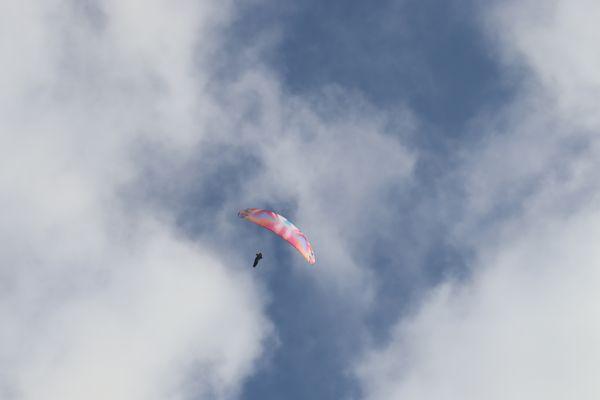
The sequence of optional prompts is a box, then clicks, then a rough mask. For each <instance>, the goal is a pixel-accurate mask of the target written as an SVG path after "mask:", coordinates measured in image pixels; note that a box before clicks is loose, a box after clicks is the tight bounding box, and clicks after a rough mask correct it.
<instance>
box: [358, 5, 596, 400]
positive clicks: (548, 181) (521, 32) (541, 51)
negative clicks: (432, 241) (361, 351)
mask: <svg viewBox="0 0 600 400" xmlns="http://www.w3.org/2000/svg"><path fill="white" fill-rule="evenodd" d="M484 12H486V13H488V12H489V14H486V19H485V21H486V24H487V25H486V29H488V30H489V32H490V33H491V34H492V35H493V38H494V40H495V43H496V44H497V45H498V49H499V52H498V54H499V55H501V56H502V57H505V58H504V61H505V62H506V64H505V65H506V66H507V68H514V67H515V66H518V67H519V68H521V71H522V72H524V74H523V76H522V77H520V78H519V79H521V81H520V82H519V83H520V92H519V93H518V96H517V97H516V99H515V100H514V101H513V103H512V104H509V105H507V107H506V108H505V109H504V110H503V111H502V112H501V113H497V115H496V116H495V117H494V118H493V119H492V118H488V119H486V118H482V119H481V120H480V121H478V122H477V125H478V128H479V129H481V130H483V131H484V132H485V135H484V137H485V140H484V141H482V143H479V144H477V145H475V146H473V147H472V150H474V152H472V153H470V154H467V155H465V157H464V169H463V170H462V171H461V177H462V179H464V181H463V182H464V184H465V187H466V188H467V196H466V198H465V204H466V209H467V210H468V212H467V214H466V219H465V220H464V221H460V222H459V223H458V224H457V229H456V235H457V236H456V237H457V238H458V239H459V240H461V241H462V243H464V244H468V245H472V246H473V248H474V249H475V251H476V254H477V257H476V259H475V261H474V262H473V264H472V274H473V275H472V277H471V278H470V279H468V280H466V281H464V282H453V281H448V282H445V283H443V284H442V285H440V287H438V288H436V289H435V290H433V291H432V292H431V293H430V294H429V296H428V297H427V298H425V299H423V301H422V303H421V305H420V307H419V308H418V309H416V310H414V313H413V314H412V315H410V316H404V318H402V319H401V320H399V321H398V322H397V325H396V327H395V328H394V331H393V334H392V336H391V339H390V341H389V343H387V344H385V345H384V346H383V347H379V348H374V349H371V351H369V352H368V353H367V354H366V355H365V358H364V359H363V361H362V363H360V365H359V366H358V368H357V371H358V372H357V373H358V376H359V377H360V378H361V382H362V383H363V388H364V390H365V398H368V399H395V398H411V399H439V398H445V399H481V398H485V399H565V398H578V399H595V398H598V396H599V395H600V386H599V384H598V380H597V378H596V377H597V373H598V368H597V366H598V365H600V347H599V346H598V341H597V337H598V335H599V334H600V314H599V313H598V310H599V308H598V304H599V303H600V297H599V295H598V293H600V274H599V273H598V271H599V265H598V263H599V261H598V260H600V254H599V253H598V250H597V245H596V239H595V238H596V237H597V236H598V233H599V231H600V218H599V216H600V208H599V207H598V198H599V197H598V196H599V193H600V192H599V190H598V189H599V188H598V184H597V182H598V172H597V171H598V161H597V160H598V144H597V132H598V131H599V130H600V121H599V120H598V113H597V112H596V111H595V108H596V106H597V104H598V93H599V92H598V82H599V81H600V72H598V71H600V59H598V57H597V56H598V52H597V50H596V47H597V44H596V42H597V40H595V39H594V38H597V37H599V36H600V29H599V28H598V27H597V24H596V22H595V21H596V20H597V19H598V13H599V12H600V7H599V6H598V4H597V3H595V2H590V1H552V2H546V3H544V4H543V5H542V4H540V3H539V2H533V1H532V2H516V1H507V2H497V4H496V6H495V7H486V8H484ZM523 67H524V69H523ZM487 117H489V116H487Z"/></svg>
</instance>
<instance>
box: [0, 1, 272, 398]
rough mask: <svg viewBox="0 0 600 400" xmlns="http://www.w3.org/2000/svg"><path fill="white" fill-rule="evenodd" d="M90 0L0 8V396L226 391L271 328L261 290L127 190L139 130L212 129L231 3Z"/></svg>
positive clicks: (165, 135)
mask: <svg viewBox="0 0 600 400" xmlns="http://www.w3.org/2000/svg"><path fill="white" fill-rule="evenodd" d="M94 7H96V5H95V4H94V3H81V2H80V3H77V2H68V1H51V2H45V1H44V2H41V1H40V2H34V1H29V2H18V3H14V2H4V3H2V5H0V19H1V21H0V26H1V28H0V29H2V35H1V36H2V39H1V40H2V42H1V45H0V64H2V65H3V69H2V74H1V77H0V84H1V86H2V90H1V91H0V108H2V109H3V110H4V113H3V116H2V119H1V120H0V149H1V150H0V151H1V155H0V207H1V208H2V210H3V213H2V219H1V221H0V241H1V242H2V251H1V252H0V288H1V289H0V299H1V301H0V304H1V305H0V397H1V398H3V399H40V398H45V399H81V398H92V399H96V398H97V399H107V398H111V399H128V400H132V399H153V398H155V399H165V398H173V399H183V398H187V397H188V396H190V395H191V393H195V394H197V395H202V394H205V395H207V394H212V395H215V396H216V397H217V398H229V397H231V396H234V395H235V394H236V393H237V391H238V390H239V388H240V385H241V383H242V382H243V381H244V379H245V378H246V377H247V376H248V374H249V373H250V372H251V369H252V365H253V362H254V361H255V360H256V358H257V357H258V356H259V355H260V354H261V349H262V343H263V340H264V339H265V338H266V337H267V336H268V335H269V334H270V331H271V325H270V323H269V322H268V321H267V320H266V318H265V317H264V315H263V313H262V308H263V303H264V300H263V298H262V296H260V295H259V293H258V290H257V288H256V287H255V286H254V284H253V283H252V281H251V280H250V279H249V276H247V275H245V274H243V273H234V272H232V271H231V270H230V269H229V268H227V267H226V266H225V265H224V264H223V262H222V261H221V260H220V259H219V257H218V256H217V255H215V254H213V253H212V252H211V251H210V250H209V249H208V248H207V247H206V246H205V245H203V244H202V243H191V242H190V241H188V240H187V239H186V238H184V237H181V236H180V235H179V234H178V233H177V232H176V230H175V227H173V226H171V225H170V223H168V222H166V221H164V220H162V219H159V218H158V217H156V216H155V215H153V214H152V213H150V212H149V211H148V210H145V209H144V207H143V204H137V203H131V201H132V200H131V199H129V198H128V197H124V196H122V194H123V193H124V192H127V191H131V190H134V191H135V190H136V188H135V187H132V185H134V184H135V183H136V180H135V179H134V178H136V177H137V176H138V174H139V172H140V167H141V165H138V164H137V162H138V161H139V160H136V159H135V158H134V157H132V155H133V154H134V153H135V149H136V146H138V144H139V143H140V141H151V142H152V143H153V144H154V145H155V146H158V147H168V148H170V149H172V150H174V151H177V152H178V154H186V153H187V150H186V149H187V148H189V147H191V145H193V144H194V143H196V142H198V141H199V140H200V139H201V137H202V134H203V133H202V132H203V130H202V127H203V124H204V120H203V118H205V115H206V114H204V113H205V112H209V108H210V106H211V102H210V101H209V100H208V99H207V97H206V96H203V94H202V91H201V90H200V89H201V88H202V87H203V85H205V84H206V72H205V69H203V68H201V67H199V66H201V65H202V63H203V62H205V61H206V58H207V57H208V54H210V52H211V51H212V48H211V46H214V38H213V35H214V34H215V32H216V31H217V28H218V27H219V26H218V24H219V23H222V22H224V21H225V20H226V18H227V17H228V11H227V10H228V6H227V4H226V3H223V2H218V4H217V3H209V2H204V3H198V2H192V1H190V2H179V3H178V7H172V4H171V3H170V2H166V1H165V2H163V1H151V2H133V1H130V2H122V1H115V2H102V3H98V7H97V8H94ZM144 161H148V160H144Z"/></svg>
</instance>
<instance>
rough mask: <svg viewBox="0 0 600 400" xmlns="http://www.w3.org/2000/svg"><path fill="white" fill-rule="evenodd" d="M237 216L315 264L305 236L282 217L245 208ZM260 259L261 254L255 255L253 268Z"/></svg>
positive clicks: (257, 209) (313, 254)
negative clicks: (283, 241) (270, 233)
mask: <svg viewBox="0 0 600 400" xmlns="http://www.w3.org/2000/svg"><path fill="white" fill-rule="evenodd" d="M238 216H239V217H240V218H243V219H245V220H246V221H250V222H253V223H255V224H257V225H260V226H262V227H263V228H266V229H268V230H270V231H271V232H273V233H275V234H276V235H277V236H279V237H281V238H282V239H283V240H285V241H286V242H288V243H289V244H291V245H292V246H293V247H294V248H295V249H296V250H298V252H299V253H300V254H302V256H303V257H304V258H305V259H306V261H307V262H308V263H309V264H314V263H315V262H316V258H315V253H314V252H313V249H312V246H311V245H310V242H309V241H308V238H307V237H306V235H305V234H304V233H302V231H300V229H298V228H297V227H296V226H295V225H294V224H292V223H291V222H290V221H288V220H287V218H285V217H284V216H282V215H279V214H277V213H276V212H273V211H269V210H263V209H261V208H247V209H245V210H242V211H240V212H238ZM259 254H260V257H259ZM261 258H262V253H257V254H256V259H255V260H254V265H255V266H256V264H258V261H259V260H260V259H261Z"/></svg>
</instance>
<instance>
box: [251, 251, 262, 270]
mask: <svg viewBox="0 0 600 400" xmlns="http://www.w3.org/2000/svg"><path fill="white" fill-rule="evenodd" d="M261 258H262V253H261V252H260V251H259V252H258V253H256V257H254V264H252V268H255V267H256V266H257V265H258V262H259V261H260V260H261Z"/></svg>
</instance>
